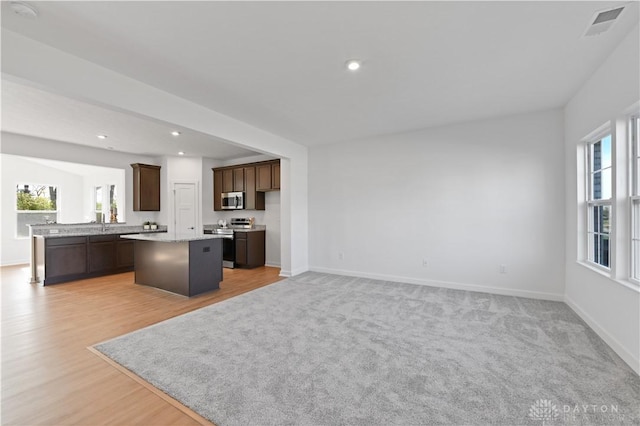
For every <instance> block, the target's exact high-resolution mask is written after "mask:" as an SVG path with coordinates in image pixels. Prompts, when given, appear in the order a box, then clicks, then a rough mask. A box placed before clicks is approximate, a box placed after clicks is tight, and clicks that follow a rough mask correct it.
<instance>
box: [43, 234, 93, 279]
mask: <svg viewBox="0 0 640 426" xmlns="http://www.w3.org/2000/svg"><path fill="white" fill-rule="evenodd" d="M45 241H46V244H44V245H45V247H44V250H42V251H43V252H44V259H42V260H43V266H44V265H46V271H45V272H46V273H45V277H44V279H45V284H47V283H48V282H50V283H56V282H64V281H71V280H74V279H78V278H77V277H81V276H83V275H85V274H86V273H87V238H86V237H63V238H55V239H46V240H45ZM43 243H44V241H43Z"/></svg>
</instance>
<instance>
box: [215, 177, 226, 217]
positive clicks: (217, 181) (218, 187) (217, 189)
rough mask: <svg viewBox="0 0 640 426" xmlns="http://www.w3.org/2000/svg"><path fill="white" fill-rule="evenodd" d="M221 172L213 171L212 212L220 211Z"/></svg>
mask: <svg viewBox="0 0 640 426" xmlns="http://www.w3.org/2000/svg"><path fill="white" fill-rule="evenodd" d="M222 174H223V173H222V170H215V169H214V170H213V210H215V211H220V210H222V198H221V196H222V193H223V192H224V191H222Z"/></svg>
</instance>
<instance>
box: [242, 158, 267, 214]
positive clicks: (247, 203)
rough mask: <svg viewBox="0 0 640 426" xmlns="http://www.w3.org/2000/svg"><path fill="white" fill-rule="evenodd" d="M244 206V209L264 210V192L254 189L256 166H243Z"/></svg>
mask: <svg viewBox="0 0 640 426" xmlns="http://www.w3.org/2000/svg"><path fill="white" fill-rule="evenodd" d="M244 187H245V192H244V208H245V210H264V192H258V191H256V168H255V167H245V168H244Z"/></svg>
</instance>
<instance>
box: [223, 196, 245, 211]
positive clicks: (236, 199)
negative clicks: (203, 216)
mask: <svg viewBox="0 0 640 426" xmlns="http://www.w3.org/2000/svg"><path fill="white" fill-rule="evenodd" d="M221 205H222V210H242V209H244V192H223V193H222V203H221Z"/></svg>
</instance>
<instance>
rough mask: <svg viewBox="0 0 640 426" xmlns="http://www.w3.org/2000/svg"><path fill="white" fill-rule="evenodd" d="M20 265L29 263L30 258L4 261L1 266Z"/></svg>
mask: <svg viewBox="0 0 640 426" xmlns="http://www.w3.org/2000/svg"><path fill="white" fill-rule="evenodd" d="M20 265H25V266H26V265H29V260H28V259H27V260H12V261H9V262H6V263H5V262H3V263H1V264H0V266H20Z"/></svg>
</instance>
